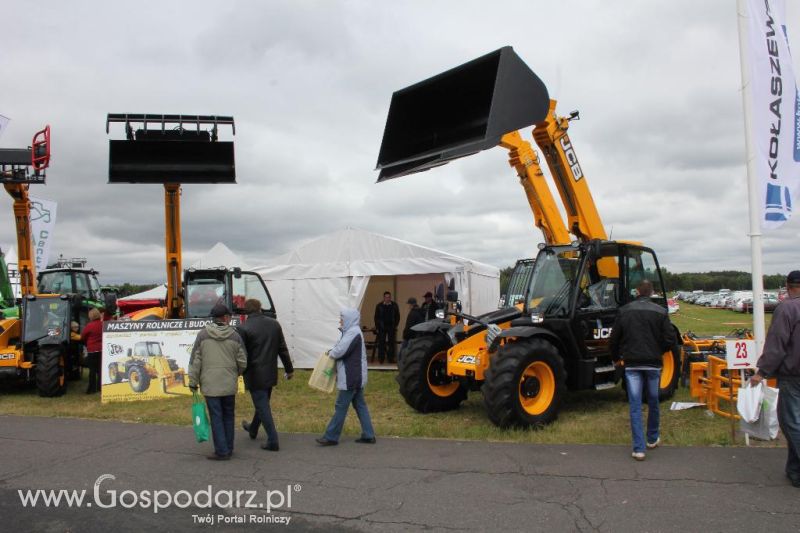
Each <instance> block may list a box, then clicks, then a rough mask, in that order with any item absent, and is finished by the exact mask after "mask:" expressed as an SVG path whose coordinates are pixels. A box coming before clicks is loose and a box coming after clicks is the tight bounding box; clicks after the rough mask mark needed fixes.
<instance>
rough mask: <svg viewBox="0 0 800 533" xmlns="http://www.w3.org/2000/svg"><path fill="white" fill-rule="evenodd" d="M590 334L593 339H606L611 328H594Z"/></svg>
mask: <svg viewBox="0 0 800 533" xmlns="http://www.w3.org/2000/svg"><path fill="white" fill-rule="evenodd" d="M592 336H593V337H594V338H595V339H607V338H609V337H610V336H611V328H595V329H594V330H593V331H592Z"/></svg>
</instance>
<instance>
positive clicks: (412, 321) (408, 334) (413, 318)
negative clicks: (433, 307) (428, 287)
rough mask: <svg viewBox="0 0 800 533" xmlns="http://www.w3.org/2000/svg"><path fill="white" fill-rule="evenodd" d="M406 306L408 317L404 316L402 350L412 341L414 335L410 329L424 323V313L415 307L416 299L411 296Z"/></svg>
mask: <svg viewBox="0 0 800 533" xmlns="http://www.w3.org/2000/svg"><path fill="white" fill-rule="evenodd" d="M408 305H409V309H408V315H406V327H405V328H404V329H403V348H405V347H406V345H407V344H408V341H410V340H411V339H413V338H414V337H415V335H416V333H415V332H414V331H412V330H411V328H413V327H414V326H416V325H417V324H421V323H423V322H425V313H424V312H423V311H422V309H420V307H419V306H418V305H417V299H416V298H414V297H413V296H412V297H411V298H409V299H408Z"/></svg>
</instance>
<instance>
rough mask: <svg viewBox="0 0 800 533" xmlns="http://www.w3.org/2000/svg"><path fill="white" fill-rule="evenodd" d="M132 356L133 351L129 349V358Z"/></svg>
mask: <svg viewBox="0 0 800 533" xmlns="http://www.w3.org/2000/svg"><path fill="white" fill-rule="evenodd" d="M132 355H133V349H132V348H128V357H130V356H132Z"/></svg>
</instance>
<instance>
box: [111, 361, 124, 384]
mask: <svg viewBox="0 0 800 533" xmlns="http://www.w3.org/2000/svg"><path fill="white" fill-rule="evenodd" d="M123 377H125V376H123V374H122V372H120V370H119V364H117V363H111V364H109V365H108V380H109V381H110V382H111V383H120V382H121V381H122V378H123Z"/></svg>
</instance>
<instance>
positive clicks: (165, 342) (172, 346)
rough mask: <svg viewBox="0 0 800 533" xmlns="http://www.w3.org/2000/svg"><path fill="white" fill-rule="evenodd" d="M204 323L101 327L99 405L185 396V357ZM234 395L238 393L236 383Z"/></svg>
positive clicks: (120, 322)
mask: <svg viewBox="0 0 800 533" xmlns="http://www.w3.org/2000/svg"><path fill="white" fill-rule="evenodd" d="M209 322H211V319H210V318H209V319H202V318H196V319H185V320H142V321H127V320H111V321H108V322H104V323H103V361H102V363H101V365H100V382H101V384H102V387H101V394H102V401H103V402H119V401H135V400H154V399H159V398H168V397H173V396H175V395H186V396H190V395H191V391H190V390H189V357H190V356H191V353H192V346H194V340H195V338H196V337H197V333H198V332H199V331H200V329H202V328H203V327H205V325H206V324H208V323H209ZM236 324H237V320H235V319H234V320H231V325H236ZM239 390H240V392H241V391H244V385H243V383H242V378H239ZM200 392H202V390H201V391H200Z"/></svg>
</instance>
